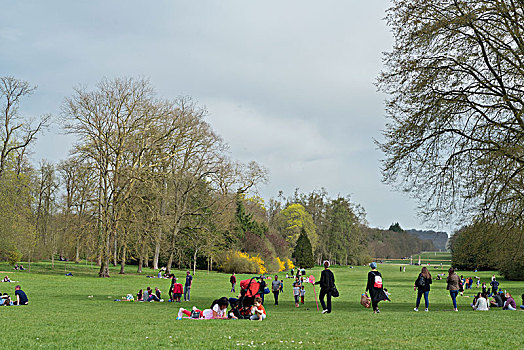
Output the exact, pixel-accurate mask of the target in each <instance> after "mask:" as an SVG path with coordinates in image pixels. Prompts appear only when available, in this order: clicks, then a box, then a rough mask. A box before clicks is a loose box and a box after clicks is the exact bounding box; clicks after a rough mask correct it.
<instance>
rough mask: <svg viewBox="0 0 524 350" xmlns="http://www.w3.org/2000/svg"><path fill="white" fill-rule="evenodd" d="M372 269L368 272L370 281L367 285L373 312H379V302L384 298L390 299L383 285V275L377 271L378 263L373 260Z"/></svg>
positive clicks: (370, 265)
mask: <svg viewBox="0 0 524 350" xmlns="http://www.w3.org/2000/svg"><path fill="white" fill-rule="evenodd" d="M369 267H371V271H369V273H368V283H367V285H366V292H367V291H369V296H370V297H371V306H372V307H373V313H374V314H378V313H379V312H380V310H379V309H378V303H379V302H381V301H382V300H389V298H388V296H387V295H386V293H384V288H383V285H382V275H381V274H380V272H378V271H377V263H376V262H374V261H373V262H372V263H371V264H369Z"/></svg>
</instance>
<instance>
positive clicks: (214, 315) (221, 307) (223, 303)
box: [202, 297, 229, 319]
mask: <svg viewBox="0 0 524 350" xmlns="http://www.w3.org/2000/svg"><path fill="white" fill-rule="evenodd" d="M228 306H229V300H228V299H227V298H226V297H222V298H220V299H217V300H215V301H213V303H212V304H211V309H206V310H204V312H203V313H202V314H203V316H204V318H205V319H226V318H227V313H226V310H227V307H228Z"/></svg>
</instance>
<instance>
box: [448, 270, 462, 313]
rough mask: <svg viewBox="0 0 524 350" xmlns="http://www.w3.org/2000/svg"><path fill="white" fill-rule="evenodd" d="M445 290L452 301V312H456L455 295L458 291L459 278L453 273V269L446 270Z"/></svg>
mask: <svg viewBox="0 0 524 350" xmlns="http://www.w3.org/2000/svg"><path fill="white" fill-rule="evenodd" d="M446 283H447V284H448V285H447V286H446V289H447V290H449V295H450V296H451V300H452V301H453V310H455V311H458V309H457V295H458V293H459V289H460V277H459V276H458V275H457V274H456V273H455V269H454V268H452V267H451V268H450V269H449V270H448V278H447V279H446Z"/></svg>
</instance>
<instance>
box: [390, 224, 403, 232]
mask: <svg viewBox="0 0 524 350" xmlns="http://www.w3.org/2000/svg"><path fill="white" fill-rule="evenodd" d="M389 230H390V231H393V232H404V230H403V229H402V227H400V224H399V223H398V222H395V223H394V224H391V225H389Z"/></svg>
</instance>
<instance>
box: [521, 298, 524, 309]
mask: <svg viewBox="0 0 524 350" xmlns="http://www.w3.org/2000/svg"><path fill="white" fill-rule="evenodd" d="M521 298H522V305H520V308H521V309H522V310H524V294H522V297H521Z"/></svg>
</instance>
